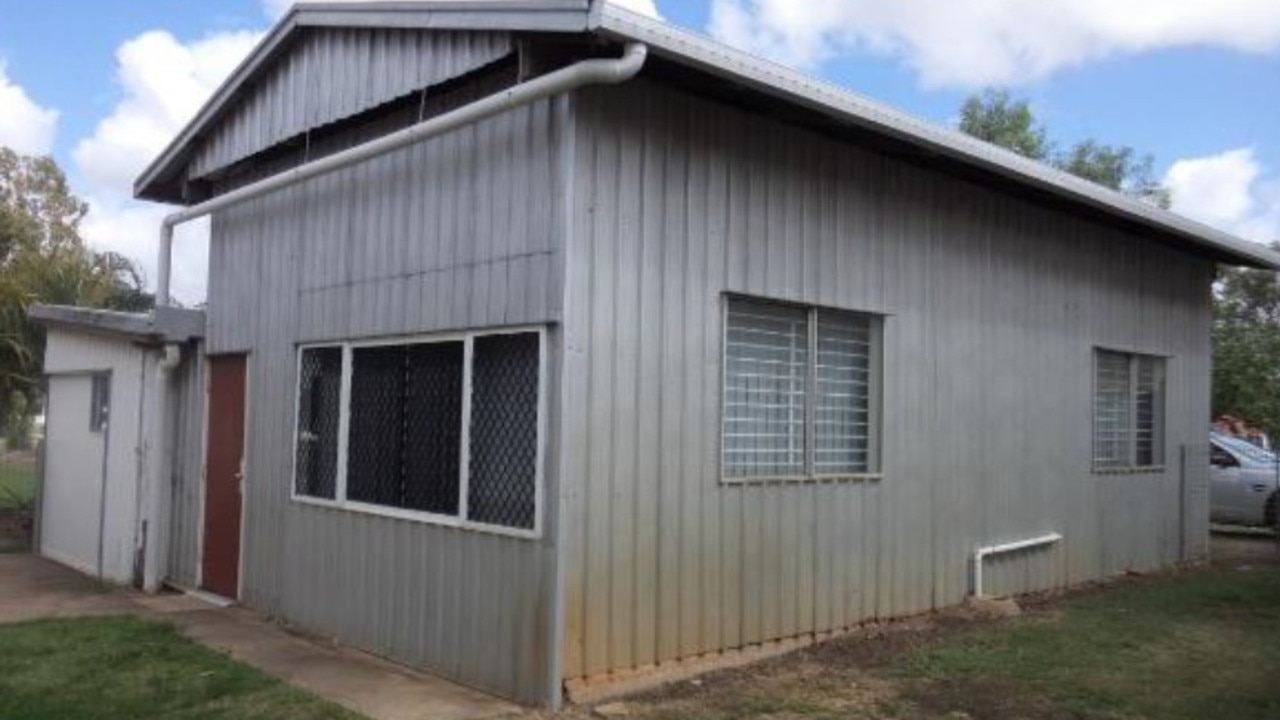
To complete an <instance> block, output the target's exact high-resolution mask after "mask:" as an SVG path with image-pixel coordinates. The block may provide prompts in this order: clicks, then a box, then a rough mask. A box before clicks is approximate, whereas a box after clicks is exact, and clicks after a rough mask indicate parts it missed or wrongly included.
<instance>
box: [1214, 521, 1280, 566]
mask: <svg viewBox="0 0 1280 720" xmlns="http://www.w3.org/2000/svg"><path fill="white" fill-rule="evenodd" d="M1210 554H1211V555H1212V558H1213V564H1214V565H1225V566H1229V567H1241V566H1280V540H1277V538H1276V536H1275V534H1274V533H1272V532H1268V531H1266V530H1256V529H1241V530H1231V531H1215V532H1214V534H1213V538H1212V541H1211V543H1210Z"/></svg>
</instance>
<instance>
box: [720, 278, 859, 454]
mask: <svg viewBox="0 0 1280 720" xmlns="http://www.w3.org/2000/svg"><path fill="white" fill-rule="evenodd" d="M879 330H880V323H879V319H878V318H875V317H873V316H870V315H865V314H860V313H851V312H843V311H838V310H827V309H819V308H806V307H799V306H795V305H782V304H777V303H770V302H766V301H761V300H749V299H745V298H730V299H729V301H728V310H727V313H726V322H725V369H724V388H723V390H724V394H723V398H724V420H723V423H724V426H723V475H724V477H725V479H726V480H749V479H767V480H805V479H811V478H823V477H856V476H864V475H872V474H875V473H876V472H878V471H879V457H878V449H879V448H878V439H879V438H878V434H879V428H878V425H877V423H878V411H879V408H878V388H879V372H880V367H879V366H880V363H879Z"/></svg>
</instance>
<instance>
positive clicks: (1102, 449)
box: [1093, 350, 1133, 468]
mask: <svg viewBox="0 0 1280 720" xmlns="http://www.w3.org/2000/svg"><path fill="white" fill-rule="evenodd" d="M1129 380H1130V378H1129V356H1128V355H1125V354H1124V353H1115V352H1107V351H1105V350H1099V351H1098V356H1097V378H1096V380H1095V383H1094V400H1093V405H1094V407H1093V413H1094V414H1093V464H1094V465H1095V466H1096V467H1100V468H1108V467H1125V466H1127V465H1128V464H1129V438H1130V437H1131V435H1132V428H1133V421H1132V418H1131V417H1130V414H1129V411H1130V407H1129V397H1130V395H1131V389H1130V386H1129Z"/></svg>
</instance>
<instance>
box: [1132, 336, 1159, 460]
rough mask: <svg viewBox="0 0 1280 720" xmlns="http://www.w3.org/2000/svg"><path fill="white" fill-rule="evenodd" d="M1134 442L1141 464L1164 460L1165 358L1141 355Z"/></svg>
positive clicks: (1138, 359)
mask: <svg viewBox="0 0 1280 720" xmlns="http://www.w3.org/2000/svg"><path fill="white" fill-rule="evenodd" d="M1137 364H1138V368H1137V371H1138V387H1137V393H1138V397H1137V406H1136V409H1135V415H1136V416H1137V420H1136V426H1135V433H1136V436H1135V438H1134V442H1135V443H1136V445H1137V464H1138V466H1140V467H1145V466H1152V465H1161V464H1163V463H1164V360H1162V359H1160V358H1154V357H1149V356H1141V355H1140V356H1138V357H1137Z"/></svg>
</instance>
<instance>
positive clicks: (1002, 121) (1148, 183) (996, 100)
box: [960, 89, 1169, 208]
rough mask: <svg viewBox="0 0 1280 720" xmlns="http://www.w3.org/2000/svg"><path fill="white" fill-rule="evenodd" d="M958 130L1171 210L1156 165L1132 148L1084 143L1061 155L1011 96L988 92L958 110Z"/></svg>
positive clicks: (1022, 103)
mask: <svg viewBox="0 0 1280 720" xmlns="http://www.w3.org/2000/svg"><path fill="white" fill-rule="evenodd" d="M960 130H961V132H964V133H965V134H967V135H972V136H973V137H976V138H978V139H980V140H985V141H987V142H989V143H992V144H994V145H999V146H1000V147H1003V148H1006V149H1008V150H1012V151H1013V152H1016V153H1018V154H1019V155H1022V156H1023V157H1027V158H1031V159H1032V160H1039V161H1041V162H1045V163H1048V164H1050V165H1052V166H1054V167H1056V168H1058V169H1059V170H1063V171H1065V172H1068V173H1071V174H1072V175H1075V176H1077V177H1081V178H1084V179H1085V180H1089V181H1091V182H1095V183H1097V184H1099V185H1102V186H1104V187H1108V188H1111V189H1112V190H1118V191H1120V192H1123V193H1125V194H1128V195H1131V196H1133V197H1136V198H1138V199H1140V200H1143V201H1145V202H1149V203H1151V204H1153V205H1156V206H1159V207H1163V208H1168V207H1169V192H1168V190H1166V189H1165V188H1164V187H1162V186H1161V185H1160V183H1159V181H1157V180H1155V179H1154V177H1153V168H1154V164H1155V163H1154V160H1153V159H1152V157H1151V156H1150V155H1139V154H1138V152H1137V151H1135V150H1134V149H1133V148H1131V147H1126V146H1113V145H1104V144H1102V143H1099V142H1098V141H1096V140H1092V139H1089V140H1084V141H1082V142H1079V143H1077V144H1075V145H1073V146H1071V147H1070V148H1068V149H1066V150H1059V149H1057V148H1056V147H1055V145H1054V144H1053V143H1052V142H1051V141H1050V140H1049V139H1048V131H1047V130H1046V129H1045V128H1044V126H1043V125H1042V124H1040V122H1039V121H1038V120H1036V117H1035V113H1033V112H1032V110H1031V105H1030V103H1029V102H1027V101H1026V100H1025V99H1013V98H1012V97H1011V96H1010V95H1009V92H1008V91H1007V90H992V89H988V90H984V91H983V92H982V93H980V94H977V95H972V96H970V97H969V98H968V99H967V100H965V102H964V105H963V106H962V107H961V108H960Z"/></svg>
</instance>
